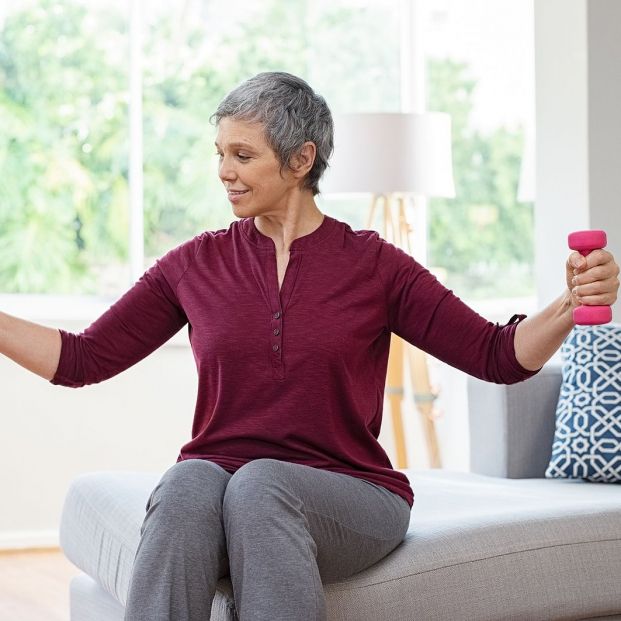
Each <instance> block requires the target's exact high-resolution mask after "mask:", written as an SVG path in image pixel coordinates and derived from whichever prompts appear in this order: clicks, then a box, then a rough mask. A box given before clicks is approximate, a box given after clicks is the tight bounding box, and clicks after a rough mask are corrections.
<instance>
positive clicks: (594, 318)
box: [567, 231, 612, 326]
mask: <svg viewBox="0 0 621 621" xmlns="http://www.w3.org/2000/svg"><path fill="white" fill-rule="evenodd" d="M606 241H607V240H606V233H605V232H604V231H576V232H575V233H570V234H569V236H568V238H567V242H568V244H569V247H570V248H571V249H572V250H577V251H578V252H579V253H580V254H581V255H582V256H583V257H586V256H587V255H588V254H589V253H590V252H591V251H592V250H596V249H597V248H603V247H604V246H605V245H606ZM610 321H612V309H611V308H610V306H587V305H583V306H578V307H577V308H574V323H576V324H577V325H579V326H596V325H599V324H602V323H608V322H610Z"/></svg>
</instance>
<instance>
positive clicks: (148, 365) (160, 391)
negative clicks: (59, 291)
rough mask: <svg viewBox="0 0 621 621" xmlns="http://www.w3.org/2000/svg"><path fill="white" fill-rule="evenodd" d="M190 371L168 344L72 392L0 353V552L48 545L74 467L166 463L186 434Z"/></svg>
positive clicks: (157, 467)
mask: <svg viewBox="0 0 621 621" xmlns="http://www.w3.org/2000/svg"><path fill="white" fill-rule="evenodd" d="M42 323H46V324H47V325H57V324H55V323H54V322H46V321H42ZM65 325H66V324H65ZM195 375H196V371H195V367H194V360H193V358H192V355H191V350H190V349H189V348H188V347H179V346H175V345H168V346H164V347H163V348H161V349H160V350H159V351H158V352H157V354H155V355H153V356H151V357H149V358H147V359H145V360H143V361H142V362H140V363H139V364H137V365H136V366H135V367H133V368H131V369H129V370H128V371H126V372H125V373H123V374H121V375H119V376H117V377H115V378H112V379H111V380H108V381H107V382H104V383H102V384H98V385H94V386H89V387H85V388H80V389H69V388H64V387H59V386H53V385H52V384H50V383H48V382H46V381H45V380H43V379H41V378H39V377H38V376H36V375H33V374H31V373H28V372H27V371H25V370H24V369H22V368H21V367H19V366H17V365H16V364H14V363H12V362H11V361H9V360H8V359H7V358H4V357H2V356H0V388H1V397H0V421H1V423H2V441H1V446H2V450H1V451H0V489H1V490H2V504H1V507H2V508H1V509H0V549H2V548H13V547H22V546H27V547H32V546H34V547H36V546H47V545H57V543H58V534H57V529H58V524H59V517H60V511H61V508H62V502H63V498H64V496H65V493H66V490H67V487H68V485H69V482H70V481H71V479H72V478H73V477H75V476H76V475H77V474H79V473H82V472H89V471H94V470H141V471H163V470H164V469H166V468H167V467H169V466H170V465H172V464H173V463H174V462H175V461H176V458H177V455H178V452H179V448H180V447H181V445H182V444H183V443H184V442H186V441H187V440H188V439H189V436H190V429H191V420H192V413H193V406H194V394H195V389H196V388H195V387H196V380H195Z"/></svg>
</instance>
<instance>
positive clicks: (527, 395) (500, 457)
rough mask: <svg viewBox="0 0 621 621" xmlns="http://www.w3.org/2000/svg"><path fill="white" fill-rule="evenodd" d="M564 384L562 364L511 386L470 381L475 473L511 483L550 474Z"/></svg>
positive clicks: (471, 461) (545, 369) (471, 439)
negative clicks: (549, 466) (556, 421)
mask: <svg viewBox="0 0 621 621" xmlns="http://www.w3.org/2000/svg"><path fill="white" fill-rule="evenodd" d="M560 386H561V365H560V364H558V363H551V364H548V365H546V366H545V367H544V368H543V369H541V371H539V373H538V374H537V375H535V376H533V377H531V378H530V379H528V380H526V381H524V382H519V383H517V384H511V385H501V384H492V383H489V382H484V381H481V380H479V379H476V378H473V377H469V378H468V422H469V428H470V470H471V471H472V472H476V473H478V474H485V475H488V476H497V477H505V478H509V479H527V478H539V477H543V476H545V471H546V468H547V466H548V462H549V461H550V455H551V453H552V442H553V439H554V430H555V415H556V404H557V402H558V397H559V392H560Z"/></svg>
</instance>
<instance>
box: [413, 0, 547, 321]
mask: <svg viewBox="0 0 621 621" xmlns="http://www.w3.org/2000/svg"><path fill="white" fill-rule="evenodd" d="M419 6H420V19H422V20H423V31H424V33H425V41H424V49H425V56H426V67H427V89H426V90H427V108H428V109H429V110H438V111H443V112H448V113H449V114H450V115H451V117H452V124H453V128H452V129H453V162H454V175H455V185H456V193H457V196H456V198H455V199H451V200H441V199H431V200H430V201H429V229H430V230H429V262H430V265H431V266H432V267H433V268H434V269H435V271H436V272H437V273H438V275H439V276H440V277H441V278H442V279H443V281H444V283H445V284H446V285H447V286H448V287H450V288H451V289H453V290H455V292H456V293H457V294H458V295H460V296H461V297H464V298H466V299H467V300H468V301H469V302H471V303H473V305H474V306H475V307H477V308H479V309H481V310H482V312H484V314H486V315H487V316H494V319H498V320H506V319H508V317H509V315H510V314H512V313H513V312H515V310H509V309H515V308H516V302H515V300H514V299H515V298H522V300H520V301H519V302H517V304H518V305H519V308H523V309H524V310H526V311H529V310H530V309H531V308H532V307H533V306H534V298H535V289H534V277H533V268H534V241H533V236H534V223H533V204H532V198H531V197H528V196H524V194H525V193H524V192H523V191H522V192H520V185H519V180H520V177H522V179H523V180H524V178H525V177H527V176H528V175H527V174H525V173H528V171H525V170H523V169H522V161H524V160H528V161H532V159H533V157H534V154H533V153H532V149H533V148H534V142H533V141H532V131H533V127H534V58H533V54H534V43H533V37H534V17H533V3H532V2H521V1H520V2H516V1H515V0H494V1H491V0H472V1H471V2H467V3H464V2H461V1H460V0H422V1H421V0H419ZM527 137H528V138H529V139H528V140H526V138H527ZM527 149H528V150H529V151H527ZM525 156H526V157H525ZM524 189H525V188H524V187H523V188H522V190H524ZM529 201H531V202H529ZM506 298H512V299H513V301H508V302H507V304H503V303H502V299H506ZM484 300H496V302H495V303H494V304H492V305H490V304H484V303H483V301H484ZM507 313H509V314H507ZM505 315H506V316H505Z"/></svg>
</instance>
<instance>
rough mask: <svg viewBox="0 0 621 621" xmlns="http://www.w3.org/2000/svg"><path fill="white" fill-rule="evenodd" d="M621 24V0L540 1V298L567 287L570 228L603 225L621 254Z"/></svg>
mask: <svg viewBox="0 0 621 621" xmlns="http://www.w3.org/2000/svg"><path fill="white" fill-rule="evenodd" d="M620 24H621V2H618V1H617V0H546V1H545V2H543V1H541V2H535V58H536V62H535V76H536V77H535V81H536V126H537V146H536V186H537V191H536V201H535V248H536V257H535V267H536V275H537V291H538V297H539V303H540V306H543V305H544V304H546V303H548V302H550V301H551V300H552V299H553V298H554V297H556V295H558V294H560V292H561V291H562V289H563V287H564V268H563V265H564V262H565V259H566V257H567V254H568V252H569V250H568V248H567V234H568V233H569V232H571V231H573V230H580V229H587V228H602V229H604V230H606V231H607V233H608V249H609V250H611V251H612V252H613V253H614V254H615V256H616V257H617V258H619V257H621V205H620V198H619V197H620V196H621V174H620V171H621V149H620V148H619V145H620V144H621V118H620V116H619V101H621V79H620V76H621V36H619V25H620ZM614 313H615V314H614V318H615V320H616V321H621V307H620V305H619V304H617V305H616V307H615V309H614Z"/></svg>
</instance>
